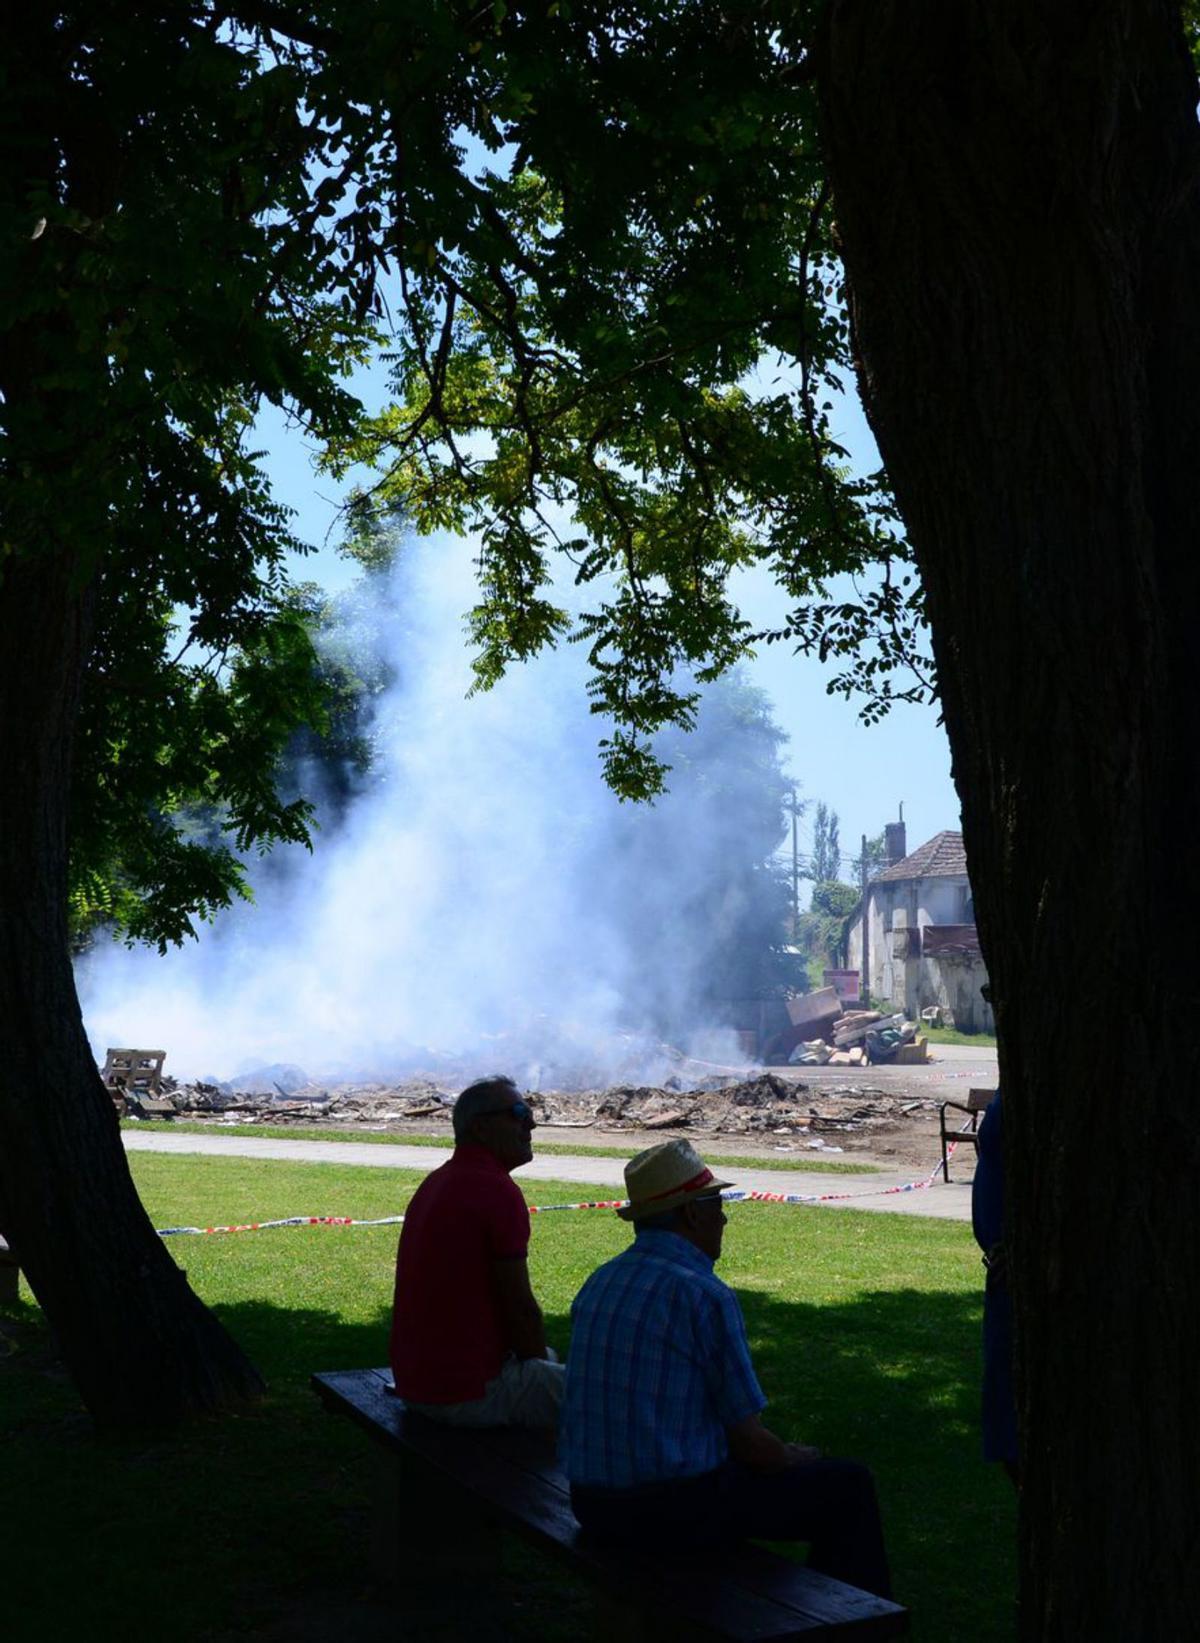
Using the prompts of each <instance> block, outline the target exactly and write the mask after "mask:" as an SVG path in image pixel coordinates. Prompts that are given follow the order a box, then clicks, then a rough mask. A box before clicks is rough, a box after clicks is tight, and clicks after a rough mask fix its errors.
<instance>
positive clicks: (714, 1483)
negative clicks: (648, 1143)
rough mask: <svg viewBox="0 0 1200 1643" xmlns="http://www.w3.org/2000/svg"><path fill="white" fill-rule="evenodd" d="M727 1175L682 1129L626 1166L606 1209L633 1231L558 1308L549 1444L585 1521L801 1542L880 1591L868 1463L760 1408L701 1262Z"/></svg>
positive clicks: (643, 1533)
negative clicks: (814, 1444)
mask: <svg viewBox="0 0 1200 1643" xmlns="http://www.w3.org/2000/svg"><path fill="white" fill-rule="evenodd" d="M729 1184H730V1183H729V1182H727V1181H718V1180H715V1179H714V1177H713V1173H712V1171H711V1170H710V1169H709V1168H708V1167H707V1166H706V1165H705V1163H704V1161H703V1159H701V1158H700V1157H699V1156H698V1154H697V1153H696V1152H695V1151H694V1149H693V1148H692V1147H691V1145H690V1144H689V1143H688V1142H687V1141H684V1140H682V1139H680V1140H675V1141H664V1142H662V1143H660V1144H659V1145H658V1146H656V1147H650V1148H649V1149H648V1150H647V1151H645V1152H641V1153H638V1155H637V1156H636V1157H635V1158H631V1159H630V1161H629V1163H628V1164H627V1165H626V1166H625V1190H626V1192H627V1194H628V1197H629V1203H628V1205H627V1206H626V1207H625V1208H623V1209H621V1210H618V1212H617V1213H618V1214H619V1215H621V1216H622V1217H623V1219H625V1220H627V1221H632V1222H633V1225H634V1233H635V1236H634V1240H633V1243H632V1244H631V1245H630V1247H629V1248H628V1249H626V1250H625V1251H624V1253H623V1254H621V1255H618V1256H617V1257H616V1259H615V1260H612V1261H608V1262H606V1263H605V1264H604V1265H603V1266H602V1267H600V1268H598V1270H597V1271H595V1272H594V1273H593V1274H592V1275H591V1277H590V1278H589V1279H588V1280H587V1282H586V1283H585V1284H584V1286H583V1288H582V1289H581V1290H580V1292H579V1294H578V1295H577V1296H576V1297H575V1302H574V1305H573V1306H572V1308H571V1321H572V1335H571V1351H570V1354H569V1356H568V1358H567V1376H566V1387H565V1391H564V1399H563V1412H562V1417H561V1424H560V1428H559V1456H560V1458H561V1461H562V1465H563V1470H564V1471H565V1472H566V1474H567V1477H568V1479H569V1481H570V1484H571V1506H572V1509H573V1511H574V1512H575V1515H576V1517H577V1518H578V1519H579V1521H580V1523H581V1524H582V1525H583V1527H584V1529H586V1530H587V1531H589V1533H592V1534H595V1535H597V1536H602V1537H604V1538H606V1539H611V1540H618V1541H626V1542H634V1543H640V1544H643V1545H645V1544H647V1543H650V1544H670V1545H678V1546H681V1547H684V1548H686V1549H689V1550H696V1551H700V1550H703V1548H704V1547H706V1546H720V1545H724V1544H729V1543H731V1542H735V1541H737V1540H740V1539H743V1538H754V1539H762V1540H804V1541H808V1542H809V1543H810V1553H809V1559H808V1563H809V1567H810V1568H813V1569H819V1570H820V1571H821V1572H822V1573H824V1574H828V1575H832V1576H834V1577H835V1578H836V1579H839V1580H844V1581H848V1582H849V1583H850V1584H851V1585H853V1586H859V1587H862V1588H864V1589H865V1590H867V1591H870V1592H874V1593H876V1594H877V1595H878V1596H880V1597H890V1595H891V1592H890V1580H889V1576H888V1567H887V1558H886V1555H885V1552H884V1544H883V1530H882V1527H881V1525H880V1521H879V1507H878V1504H877V1502H876V1498H875V1483H874V1479H873V1478H872V1476H871V1473H870V1472H869V1471H868V1469H867V1468H866V1467H865V1466H861V1465H859V1464H858V1463H857V1462H856V1461H848V1460H833V1459H825V1458H823V1457H822V1456H821V1455H820V1453H819V1451H818V1450H816V1449H810V1448H808V1447H807V1446H806V1445H803V1444H798V1443H786V1442H785V1441H784V1440H783V1439H782V1438H779V1437H777V1436H776V1435H775V1433H774V1432H771V1431H770V1430H768V1428H767V1427H766V1426H764V1425H763V1423H762V1420H761V1418H760V1417H761V1414H762V1411H763V1409H764V1407H765V1405H766V1399H765V1398H764V1397H763V1394H762V1389H761V1387H760V1386H759V1384H758V1378H757V1376H756V1375H755V1373H754V1367H753V1365H752V1363H751V1361H750V1348H749V1345H748V1343H747V1340H746V1326H745V1323H744V1321H743V1319H742V1309H741V1307H740V1305H739V1304H738V1300H737V1297H736V1296H735V1295H734V1293H733V1291H732V1290H731V1289H730V1288H729V1287H728V1286H727V1285H726V1284H723V1283H722V1282H721V1280H720V1279H719V1278H718V1277H717V1276H716V1274H715V1273H714V1271H713V1267H714V1264H715V1263H716V1261H717V1260H718V1258H719V1257H720V1254H721V1242H722V1236H723V1233H724V1229H725V1214H724V1208H723V1205H722V1202H721V1188H722V1187H725V1186H728V1185H729Z"/></svg>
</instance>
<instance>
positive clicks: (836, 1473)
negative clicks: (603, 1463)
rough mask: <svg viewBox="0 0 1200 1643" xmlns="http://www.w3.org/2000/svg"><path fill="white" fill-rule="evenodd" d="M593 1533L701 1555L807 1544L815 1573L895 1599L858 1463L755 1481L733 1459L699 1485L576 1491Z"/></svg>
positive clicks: (575, 1505)
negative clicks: (730, 1546)
mask: <svg viewBox="0 0 1200 1643" xmlns="http://www.w3.org/2000/svg"><path fill="white" fill-rule="evenodd" d="M571 1508H572V1510H573V1511H574V1513H575V1516H576V1517H577V1518H578V1519H579V1522H580V1524H581V1525H582V1526H583V1528H584V1529H586V1530H587V1531H588V1533H589V1534H594V1535H596V1536H598V1537H602V1538H603V1539H605V1540H616V1541H635V1542H638V1543H639V1544H641V1545H642V1546H646V1545H648V1544H649V1545H654V1544H658V1545H661V1546H677V1547H678V1548H679V1549H680V1550H702V1549H703V1548H704V1547H706V1546H717V1545H720V1544H722V1543H728V1542H729V1541H731V1540H806V1541H808V1542H809V1555H808V1566H809V1568H810V1569H817V1570H819V1571H820V1572H821V1573H822V1574H826V1575H832V1576H834V1578H835V1579H837V1580H844V1581H847V1582H848V1583H849V1584H850V1585H851V1586H860V1587H862V1589H863V1590H864V1591H868V1592H874V1593H875V1594H876V1596H878V1597H890V1596H891V1595H892V1584H891V1579H890V1577H889V1575H888V1566H887V1554H886V1552H885V1551H884V1547H883V1526H882V1524H881V1523H880V1521H879V1503H878V1501H877V1500H876V1498H875V1480H874V1478H872V1476H871V1473H870V1472H869V1471H868V1469H867V1468H866V1467H865V1466H860V1465H859V1464H858V1462H857V1461H853V1460H814V1461H806V1462H804V1463H802V1464H801V1465H799V1466H789V1467H787V1468H786V1469H785V1470H784V1471H782V1472H752V1471H751V1470H750V1469H749V1467H746V1466H741V1465H739V1464H738V1462H737V1461H734V1460H727V1461H726V1462H725V1464H724V1465H723V1466H719V1467H718V1468H717V1470H716V1471H715V1472H705V1473H704V1474H703V1475H702V1476H701V1477H696V1478H677V1479H674V1480H673V1481H671V1482H669V1483H648V1484H643V1485H642V1486H641V1487H639V1488H636V1489H589V1488H582V1487H579V1486H576V1485H573V1486H572V1489H571Z"/></svg>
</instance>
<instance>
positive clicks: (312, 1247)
mask: <svg viewBox="0 0 1200 1643" xmlns="http://www.w3.org/2000/svg"><path fill="white" fill-rule="evenodd" d="M130 1162H131V1165H132V1167H133V1169H134V1172H135V1175H136V1177H137V1180H138V1183H139V1186H140V1189H141V1191H142V1194H143V1197H144V1199H145V1202H146V1205H147V1208H148V1210H149V1213H150V1215H151V1217H152V1219H153V1220H154V1222H155V1224H156V1225H159V1226H165V1225H199V1226H203V1225H212V1224H228V1223H236V1222H244V1221H250V1220H265V1219H270V1218H276V1217H282V1216H286V1215H301V1214H304V1215H308V1214H312V1215H328V1214H337V1215H349V1216H353V1217H356V1218H361V1219H368V1218H371V1217H375V1216H380V1215H388V1214H394V1213H396V1212H397V1211H398V1210H401V1209H403V1207H404V1204H405V1203H406V1202H407V1200H408V1198H409V1196H410V1195H411V1193H412V1190H413V1188H414V1187H415V1186H416V1184H417V1182H418V1180H419V1179H420V1176H419V1174H418V1173H416V1172H414V1173H411V1174H410V1173H409V1172H407V1171H396V1172H391V1171H389V1172H387V1173H386V1174H385V1173H384V1172H383V1171H378V1170H369V1169H356V1168H353V1167H341V1166H337V1165H331V1164H319V1165H313V1164H295V1165H294V1164H289V1163H279V1162H271V1163H269V1164H263V1163H260V1162H254V1161H248V1160H246V1161H243V1160H232V1159H223V1158H222V1159H217V1158H204V1157H170V1156H156V1155H152V1154H134V1155H132V1156H131V1160H130ZM529 1190H530V1192H531V1193H536V1196H537V1199H539V1200H541V1201H542V1202H554V1201H556V1200H558V1201H561V1200H564V1199H565V1200H573V1199H577V1198H579V1197H581V1196H598V1197H603V1196H605V1192H606V1190H608V1189H604V1188H595V1189H592V1188H581V1187H580V1186H578V1185H577V1184H570V1185H568V1184H555V1183H546V1182H536V1183H531V1185H530V1189H529ZM628 1236H629V1232H628V1229H627V1228H626V1227H625V1226H624V1224H623V1223H622V1222H620V1221H619V1220H618V1219H617V1218H616V1217H615V1216H614V1215H612V1214H610V1213H608V1212H605V1211H579V1212H574V1213H569V1212H568V1213H563V1214H560V1215H548V1216H545V1217H543V1218H539V1219H536V1220H535V1221H534V1223H533V1242H532V1248H531V1262H532V1267H533V1274H534V1283H535V1287H536V1289H537V1291H538V1293H539V1295H540V1296H541V1298H542V1301H543V1305H544V1306H545V1309H546V1313H547V1318H548V1323H549V1333H550V1338H551V1340H552V1341H553V1344H554V1345H555V1346H556V1347H557V1348H558V1349H559V1350H560V1351H562V1352H565V1351H566V1349H567V1347H568V1345H569V1322H568V1309H569V1306H570V1301H571V1297H572V1296H573V1295H574V1293H575V1291H576V1290H577V1289H578V1287H579V1285H580V1283H581V1282H582V1280H583V1279H584V1277H586V1275H587V1274H588V1272H589V1271H591V1269H592V1268H593V1267H594V1266H595V1265H596V1264H597V1263H598V1262H599V1261H602V1260H604V1259H606V1258H607V1257H608V1256H609V1255H610V1254H613V1253H615V1252H616V1251H617V1250H618V1249H620V1248H621V1247H623V1245H624V1243H625V1241H626V1240H627V1238H628ZM395 1241H396V1231H395V1228H392V1227H384V1228H378V1229H372V1228H365V1227H364V1228H357V1227H352V1228H343V1227H315V1228H290V1229H282V1230H279V1231H268V1232H257V1233H253V1232H247V1233H237V1234H233V1235H229V1236H220V1235H218V1236H211V1237H189V1238H179V1239H174V1240H172V1243H171V1248H172V1253H173V1254H174V1256H175V1258H176V1259H177V1260H178V1261H179V1263H180V1265H181V1266H183V1267H185V1268H186V1270H187V1273H188V1276H189V1279H190V1281H191V1282H192V1284H193V1285H194V1286H195V1288H196V1289H197V1290H198V1292H199V1293H200V1294H201V1295H202V1296H203V1297H204V1299H205V1300H206V1301H207V1302H208V1303H209V1304H210V1305H212V1306H213V1307H214V1308H215V1309H216V1310H217V1311H218V1313H219V1314H220V1315H221V1317H222V1318H223V1319H224V1321H225V1322H226V1324H227V1325H228V1326H229V1328H230V1329H232V1330H233V1331H234V1333H235V1334H236V1335H237V1336H238V1338H239V1339H240V1340H241V1341H242V1342H243V1344H244V1345H245V1346H246V1348H247V1349H248V1351H249V1352H250V1354H251V1356H252V1357H253V1358H254V1360H255V1361H256V1362H257V1363H258V1365H259V1367H260V1368H261V1369H262V1370H263V1371H264V1373H265V1374H266V1376H267V1378H268V1380H269V1381H270V1385H271V1390H270V1395H269V1396H268V1398H267V1399H266V1400H265V1402H264V1403H263V1404H262V1406H261V1407H260V1408H259V1409H257V1410H256V1411H255V1412H253V1413H251V1414H247V1415H242V1416H239V1417H236V1418H227V1419H224V1420H220V1421H211V1422H205V1423H201V1424H200V1425H198V1426H196V1427H194V1428H193V1429H191V1430H189V1431H187V1432H186V1433H184V1434H183V1435H172V1436H162V1437H154V1436H149V1437H142V1438H140V1439H136V1440H116V1439H104V1440H97V1439H96V1438H95V1437H93V1436H92V1434H91V1431H90V1428H89V1425H88V1422H87V1420H86V1418H85V1417H84V1416H83V1415H82V1414H81V1412H80V1410H79V1406H78V1403H77V1401H76V1399H75V1397H74V1394H73V1392H72V1389H71V1386H70V1384H69V1383H68V1382H67V1381H66V1379H65V1377H64V1376H63V1374H62V1371H61V1369H60V1368H59V1367H58V1365H57V1363H56V1360H55V1357H54V1353H53V1349H52V1346H51V1343H50V1341H49V1338H48V1336H47V1333H46V1331H45V1329H44V1326H43V1324H42V1321H41V1315H40V1313H39V1312H38V1310H37V1308H36V1307H35V1306H34V1305H33V1304H32V1302H31V1301H30V1300H29V1298H28V1292H27V1291H25V1290H24V1289H23V1291H22V1296H23V1299H22V1301H21V1302H19V1303H18V1304H17V1305H16V1306H9V1307H0V1478H2V1481H3V1490H2V1492H0V1493H2V1498H3V1499H4V1501H5V1502H6V1503H7V1504H6V1505H5V1507H4V1510H3V1536H4V1568H5V1575H4V1580H3V1582H2V1583H0V1636H3V1637H4V1639H5V1640H6V1643H26V1640H30V1643H32V1640H33V1639H35V1638H36V1639H38V1640H39V1643H42V1640H45V1639H57V1638H60V1637H61V1638H64V1639H65V1638H71V1639H73V1640H74V1639H78V1640H80V1643H91V1640H104V1639H108V1638H110V1637H112V1638H118V1637H119V1638H122V1639H127V1640H131V1643H140V1640H143V1639H145V1640H151V1639H154V1640H157V1639H159V1638H162V1639H170V1640H171V1643H235V1640H249V1639H255V1640H258V1643H309V1640H310V1639H311V1640H312V1643H317V1640H318V1639H325V1638H330V1639H332V1638H335V1637H336V1638H339V1639H340V1638H345V1639H346V1640H347V1643H375V1639H376V1638H379V1639H383V1638H384V1637H395V1636H403V1637H410V1638H418V1637H420V1638H424V1637H434V1636H437V1637H446V1638H453V1637H455V1636H457V1635H459V1634H458V1632H457V1631H456V1629H455V1628H454V1626H453V1623H452V1622H451V1623H449V1625H448V1627H446V1626H438V1625H437V1624H436V1622H435V1620H434V1618H432V1617H428V1616H423V1617H419V1616H414V1615H413V1614H412V1613H411V1611H406V1610H405V1608H404V1597H403V1594H401V1595H400V1597H398V1598H394V1597H391V1596H389V1595H388V1594H386V1593H381V1592H378V1591H376V1590H375V1589H373V1588H372V1587H371V1585H370V1582H369V1578H368V1574H367V1559H366V1552H365V1545H364V1542H365V1539H366V1536H367V1534H368V1532H369V1523H370V1493H369V1481H370V1467H369V1464H368V1456H367V1446H366V1444H365V1442H360V1441H359V1437H358V1434H357V1433H356V1432H355V1431H354V1430H353V1429H352V1428H351V1427H350V1426H349V1423H347V1422H343V1421H338V1420H333V1419H330V1418H329V1417H327V1416H325V1415H324V1414H323V1413H321V1411H320V1410H319V1409H318V1406H317V1404H316V1401H315V1400H314V1399H313V1397H312V1396H311V1394H310V1393H309V1391H308V1387H307V1378H308V1374H309V1372H310V1371H311V1370H314V1369H334V1368H350V1367H355V1366H367V1365H373V1364H379V1363H382V1362H383V1361H384V1360H385V1358H386V1350H387V1344H386V1343H387V1327H388V1319H389V1311H390V1300H391V1279H392V1263H393V1256H394V1250H395ZM721 1271H722V1274H723V1276H724V1277H725V1278H726V1280H727V1281H728V1282H730V1283H732V1284H733V1285H734V1286H735V1288H737V1290H738V1291H739V1293H740V1295H741V1297H742V1302H743V1306H744V1309H745V1314H746V1321H747V1325H748V1328H749V1332H750V1337H751V1343H752V1347H753V1350H754V1355H755V1360H756V1364H757V1366H758V1369H759V1375H760V1379H761V1380H762V1382H763V1386H764V1389H765V1391H766V1393H767V1396H768V1398H769V1399H770V1405H771V1407H770V1410H769V1412H768V1420H769V1421H770V1422H771V1423H772V1424H773V1425H774V1426H775V1427H776V1429H777V1430H779V1431H780V1432H782V1433H783V1434H784V1435H785V1436H789V1437H796V1438H799V1439H803V1440H804V1441H807V1442H812V1443H816V1444H819V1445H821V1446H822V1447H823V1448H824V1449H826V1450H827V1451H829V1452H831V1453H841V1454H848V1455H853V1456H855V1457H857V1458H860V1459H862V1460H865V1461H868V1462H869V1463H870V1464H871V1465H872V1466H873V1467H874V1468H875V1471H876V1475H877V1477H878V1480H879V1487H880V1494H881V1498H882V1502H883V1509H884V1517H885V1524H886V1528H887V1534H888V1543H889V1548H890V1552H891V1557H892V1566H893V1575H894V1579H895V1584H896V1588H897V1594H898V1596H899V1597H900V1598H901V1600H902V1601H904V1602H906V1603H907V1604H909V1605H910V1606H911V1607H912V1609H913V1628H912V1637H913V1638H914V1639H915V1640H916V1643H964V1640H970V1643H989V1640H993V1639H994V1640H996V1643H999V1640H1000V1639H1007V1638H1008V1637H1009V1636H1010V1635H1011V1634H1012V1631H1013V1625H1014V1610H1013V1598H1012V1593H1013V1556H1012V1543H1013V1535H1014V1517H1015V1514H1014V1507H1013V1500H1012V1498H1011V1491H1010V1490H1009V1488H1008V1486H1007V1484H1006V1483H1005V1481H1004V1480H1003V1479H1002V1478H1001V1477H999V1476H998V1475H996V1473H995V1469H993V1468H988V1467H986V1466H984V1464H983V1463H982V1462H981V1461H980V1459H979V1452H978V1436H977V1431H976V1424H975V1412H976V1406H977V1401H978V1394H977V1387H978V1376H979V1354H978V1336H979V1322H980V1294H979V1289H980V1286H979V1271H980V1269H979V1263H978V1260H977V1258H976V1254H975V1248H974V1245H973V1243H972V1241H971V1237H970V1231H969V1229H968V1228H967V1227H966V1226H962V1225H958V1224H955V1223H947V1222H942V1221H933V1220H925V1219H923V1218H920V1217H915V1216H907V1215H887V1214H868V1213H865V1212H861V1211H851V1210H819V1209H808V1208H801V1207H793V1206H782V1205H763V1204H735V1205H731V1206H730V1209H729V1227H728V1230H727V1232H726V1255H725V1259H724V1260H723V1262H722V1266H721ZM13 1503H17V1509H14V1506H13ZM448 1529H449V1526H448ZM967 1569H969V1570H970V1576H969V1578H966V1577H965V1576H964V1573H963V1571H964V1570H967ZM495 1613H496V1615H497V1616H498V1617H500V1618H499V1620H498V1625H503V1626H506V1627H508V1628H510V1630H507V1631H499V1630H498V1631H497V1632H495V1633H494V1634H481V1633H479V1632H478V1630H476V1631H473V1633H472V1636H473V1637H478V1636H481V1635H496V1636H500V1635H511V1636H514V1637H516V1636H520V1637H521V1638H523V1639H530V1640H536V1639H539V1638H546V1639H549V1640H558V1639H562V1640H563V1643H565V1640H566V1639H567V1638H568V1637H574V1636H575V1635H577V1634H578V1632H579V1630H580V1628H581V1626H582V1624H583V1623H584V1621H585V1620H586V1617H587V1615H588V1613H589V1605H588V1600H587V1597H586V1594H584V1593H581V1592H580V1591H579V1590H578V1589H577V1588H575V1587H574V1586H573V1585H572V1584H571V1583H570V1582H567V1581H564V1579H563V1578H562V1577H561V1576H559V1575H558V1574H557V1572H552V1571H547V1570H546V1569H545V1568H544V1566H543V1565H541V1564H540V1563H539V1562H538V1561H537V1560H536V1558H534V1556H533V1554H531V1553H525V1552H520V1551H514V1553H513V1556H512V1560H511V1567H510V1570H509V1572H508V1574H507V1575H506V1583H505V1588H504V1590H503V1591H502V1592H500V1593H498V1595H497V1602H496V1606H495ZM397 1614H403V1615H404V1620H403V1622H402V1623H397V1621H396V1618H395V1617H396V1615H397Z"/></svg>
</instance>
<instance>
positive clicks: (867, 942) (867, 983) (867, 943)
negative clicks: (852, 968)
mask: <svg viewBox="0 0 1200 1643" xmlns="http://www.w3.org/2000/svg"><path fill="white" fill-rule="evenodd" d="M859 888H860V892H861V895H862V978H861V980H860V982H859V987H858V993H859V1007H860V1008H861V1009H864V1010H865V1009H868V1008H869V1006H870V1000H871V919H870V911H871V910H870V908H869V907H868V905H867V835H866V834H865V833H864V834H863V836H862V855H861V856H860V857H859Z"/></svg>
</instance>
